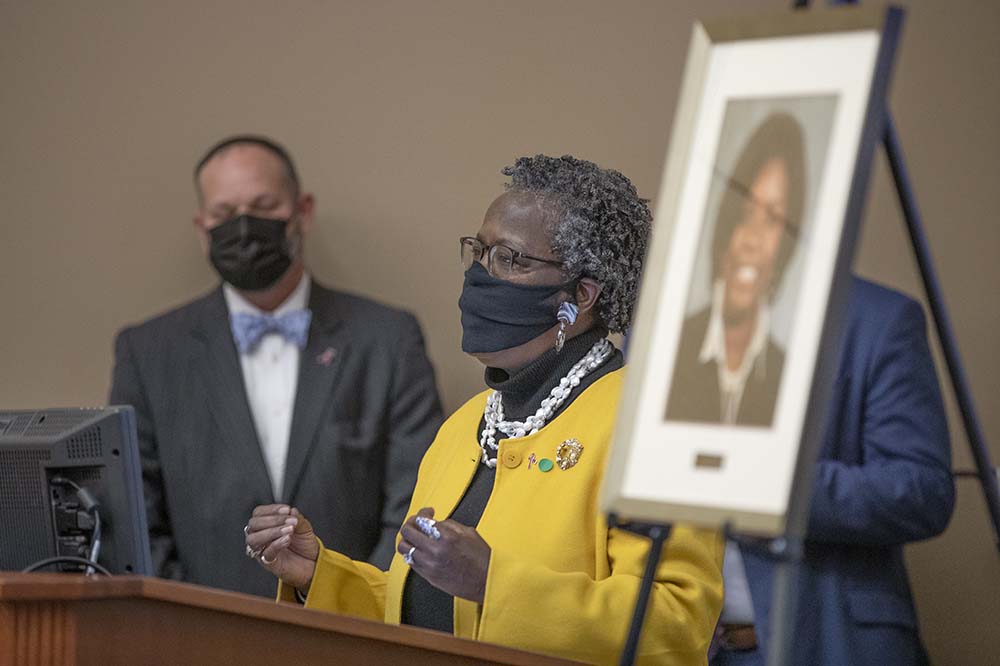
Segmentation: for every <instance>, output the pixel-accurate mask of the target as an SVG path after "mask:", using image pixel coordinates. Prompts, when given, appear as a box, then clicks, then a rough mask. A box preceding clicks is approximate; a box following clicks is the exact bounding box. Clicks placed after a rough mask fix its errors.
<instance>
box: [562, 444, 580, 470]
mask: <svg viewBox="0 0 1000 666" xmlns="http://www.w3.org/2000/svg"><path fill="white" fill-rule="evenodd" d="M582 454H583V444H581V443H580V442H579V441H578V440H575V439H567V440H566V441H565V442H563V443H562V444H560V445H559V446H558V447H556V464H557V465H559V469H561V470H567V469H569V468H570V467H572V466H573V465H575V464H577V463H578V462H580V456H581V455H582Z"/></svg>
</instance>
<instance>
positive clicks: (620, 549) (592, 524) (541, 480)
mask: <svg viewBox="0 0 1000 666" xmlns="http://www.w3.org/2000/svg"><path fill="white" fill-rule="evenodd" d="M621 384H622V371H621V370H618V371H615V372H612V373H609V374H607V375H605V376H604V377H602V378H601V379H599V380H598V381H596V382H594V384H593V385H591V386H590V387H589V388H587V390H586V391H584V392H583V393H582V394H581V395H579V396H578V397H577V398H576V399H575V400H574V401H573V402H572V403H571V404H570V405H569V406H568V407H567V408H566V409H565V410H564V411H563V413H562V414H560V415H559V416H558V417H557V418H556V419H554V420H553V421H551V422H550V423H548V424H547V425H546V426H545V427H544V428H542V429H541V430H540V431H538V432H537V433H535V434H533V435H529V436H527V437H523V438H521V439H515V440H509V439H508V440H501V441H500V443H499V456H498V460H499V463H498V465H497V471H496V480H495V482H494V487H493V493H492V495H491V496H490V499H489V502H488V503H487V505H486V509H485V510H484V511H483V515H482V518H481V519H480V521H479V525H478V526H477V528H476V529H477V530H478V532H479V534H480V535H481V536H482V537H483V539H485V540H486V542H487V543H488V544H489V545H490V547H491V549H492V555H491V557H490V565H489V572H488V574H487V580H486V593H485V598H484V601H483V604H482V606H480V605H479V604H476V603H474V602H472V601H467V600H465V599H459V598H456V599H455V618H454V619H455V623H454V626H455V635H456V636H460V637H463V638H471V639H475V640H480V641H486V642H489V643H498V644H501V645H507V646H511V647H515V648H520V649H523V650H530V651H532V652H540V653H545V654H550V655H554V656H559V657H563V658H567V659H575V660H578V661H582V662H590V663H596V664H613V663H617V660H618V657H619V655H620V653H621V649H622V646H623V643H624V640H625V635H626V633H627V629H628V625H629V621H630V619H631V614H632V609H633V604H634V603H635V598H636V594H637V592H638V587H639V579H640V578H641V576H642V571H643V567H644V564H645V559H646V555H647V552H648V550H649V541H648V540H646V539H643V538H640V537H637V536H635V535H632V534H630V533H628V532H623V531H619V530H617V529H612V530H608V528H607V524H606V522H605V519H604V517H603V516H602V514H601V512H600V510H599V505H598V497H599V490H600V484H601V480H602V477H603V475H604V468H605V462H606V458H607V452H608V448H609V443H610V440H611V433H612V428H613V425H614V413H615V406H616V405H617V403H618V396H619V392H620V390H621ZM487 394H488V392H484V393H481V394H479V395H477V396H476V397H474V398H472V399H471V400H469V401H468V402H467V403H466V404H465V405H464V406H462V407H461V408H460V409H459V410H458V411H457V412H455V413H454V414H453V415H452V416H451V417H450V418H449V419H448V420H447V421H446V422H445V423H444V425H442V426H441V430H440V431H439V432H438V435H437V437H436V438H435V440H434V443H433V444H432V445H431V447H430V449H429V450H428V451H427V454H426V455H425V456H424V459H423V462H422V463H421V465H420V472H419V475H418V476H417V484H416V488H415V489H414V492H413V500H412V502H411V503H410V513H411V514H413V513H415V512H416V511H417V510H418V509H420V508H421V507H425V506H428V507H433V508H434V510H435V517H436V518H437V519H439V520H443V519H444V518H446V517H447V516H449V515H450V514H451V512H452V511H453V510H454V509H455V506H456V505H457V503H458V502H459V500H460V499H461V498H462V496H463V495H464V493H465V490H466V488H467V487H468V485H469V482H470V481H471V480H472V476H473V473H474V472H475V471H476V466H477V465H479V464H480V463H479V458H480V449H479V444H478V442H477V440H476V436H475V434H476V429H477V426H478V424H479V420H480V418H481V416H482V414H483V409H484V407H485V405H486V396H487ZM571 438H573V439H576V440H578V441H579V442H580V444H582V445H583V452H582V455H581V456H580V459H579V462H578V463H577V464H576V465H575V466H573V467H570V468H569V469H566V470H562V469H560V468H559V467H558V466H553V468H552V470H551V471H549V472H542V471H541V470H540V469H539V466H538V465H537V463H536V464H534V465H531V468H530V469H529V457H530V456H531V455H532V454H534V456H535V458H536V459H537V460H539V461H540V460H542V459H543V458H548V459H550V460H551V461H553V462H554V461H555V459H556V449H557V447H558V446H559V445H560V444H561V443H562V442H564V441H566V440H568V439H571ZM722 554H723V542H722V539H721V538H720V537H719V535H718V534H717V533H715V532H713V531H708V530H697V529H692V528H690V527H686V526H675V527H674V530H673V533H672V536H671V538H670V540H669V542H668V544H667V546H666V547H665V549H664V557H663V559H662V560H661V562H660V565H659V568H658V570H657V576H656V584H655V587H654V590H653V594H652V597H651V599H650V605H649V611H648V614H647V616H646V624H645V629H644V631H643V639H642V642H641V644H640V650H639V651H640V659H639V663H641V664H675V665H678V666H688V665H692V666H693V665H695V664H705V663H706V653H707V650H708V643H709V640H710V638H711V636H712V631H713V629H714V627H715V623H716V620H717V619H718V615H719V611H720V609H721V605H722V573H721V566H722ZM409 573H410V567H409V566H408V565H407V564H406V563H405V562H403V558H402V556H400V555H399V554H398V553H397V554H396V556H395V557H394V558H393V560H392V563H391V565H390V567H389V571H388V572H384V571H380V570H379V569H377V568H376V567H373V566H371V565H370V564H367V563H365V562H357V561H354V560H351V559H349V558H347V557H345V556H343V555H341V554H340V553H336V552H333V551H331V550H327V549H325V548H324V549H322V550H321V551H320V556H319V560H318V562H317V564H316V571H315V574H314V576H313V581H312V586H311V588H310V591H309V595H308V597H307V598H306V606H307V607H310V608H318V609H322V610H328V611H332V612H336V613H343V614H347V615H354V616H358V617H363V618H368V619H378V620H383V621H385V622H387V623H391V624H399V621H400V608H401V603H402V594H403V585H404V583H405V582H406V576H407V575H408V574H409ZM291 592H292V591H291V590H290V589H288V587H287V586H281V587H280V588H279V593H278V594H279V598H280V599H286V600H291Z"/></svg>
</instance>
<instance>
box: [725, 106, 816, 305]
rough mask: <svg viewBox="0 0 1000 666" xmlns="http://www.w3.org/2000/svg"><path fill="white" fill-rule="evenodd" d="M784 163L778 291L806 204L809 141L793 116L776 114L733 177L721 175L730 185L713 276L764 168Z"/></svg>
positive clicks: (742, 157)
mask: <svg viewBox="0 0 1000 666" xmlns="http://www.w3.org/2000/svg"><path fill="white" fill-rule="evenodd" d="M774 158H777V159H780V160H781V161H782V162H784V165H785V173H786V176H787V178H788V202H787V210H786V212H785V222H786V224H785V233H783V234H782V236H781V244H780V246H779V248H778V255H777V257H776V258H775V262H774V281H773V282H772V285H771V286H772V289H773V290H777V288H778V286H779V285H780V284H781V280H782V278H783V277H784V274H785V268H787V267H788V262H789V261H790V260H791V258H792V253H793V252H794V251H795V246H796V245H797V244H798V242H799V235H800V233H801V231H802V222H803V221H802V212H803V206H804V203H805V201H804V200H805V180H806V171H805V161H806V158H805V140H804V138H803V133H802V126H801V125H800V124H799V121H797V120H796V119H795V118H793V117H792V116H791V115H789V114H787V113H783V112H779V113H773V114H771V115H770V116H768V117H767V118H766V119H765V120H764V122H763V123H761V124H760V126H759V127H757V129H756V130H754V133H753V134H752V135H750V138H749V139H748V140H747V142H746V145H744V146H743V150H742V151H741V152H740V156H739V159H738V160H737V161H736V166H735V167H733V171H732V174H723V173H720V174H718V175H719V176H720V177H721V178H723V180H724V181H725V183H726V188H725V190H724V191H723V194H722V201H721V202H720V203H719V215H718V217H717V218H716V220H717V221H716V225H715V232H714V237H713V239H712V276H713V278H715V277H718V275H719V274H720V272H721V270H722V261H723V257H725V255H726V250H727V249H728V247H729V239H730V237H731V236H732V235H733V231H735V230H736V227H737V226H739V224H740V223H741V222H742V221H743V205H744V203H745V202H746V200H747V198H748V197H749V196H750V188H751V187H752V186H753V181H754V179H755V178H756V177H757V174H758V172H759V171H760V169H761V167H763V166H764V164H766V163H767V162H768V161H769V160H771V159H774Z"/></svg>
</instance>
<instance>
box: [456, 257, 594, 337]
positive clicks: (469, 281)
mask: <svg viewBox="0 0 1000 666" xmlns="http://www.w3.org/2000/svg"><path fill="white" fill-rule="evenodd" d="M574 285H575V283H574V282H568V283H563V284H546V285H532V284H516V283H514V282H508V281H506V280H500V279H498V278H495V277H493V276H492V275H490V274H489V273H488V272H487V270H486V269H485V268H483V265H482V264H480V263H479V262H478V261H477V262H475V263H474V264H472V266H470V267H469V269H468V270H467V271H465V284H464V285H463V286H462V295H461V297H459V299H458V307H459V309H460V310H461V311H462V351H464V352H465V353H467V354H486V353H490V352H496V351H501V350H503V349H511V348H512V347H517V346H519V345H523V344H524V343H525V342H528V341H530V340H534V339H535V338H537V337H538V336H539V335H541V334H542V333H544V332H545V331H547V330H549V329H550V328H552V327H553V326H555V325H556V324H558V323H559V320H558V319H556V312H557V311H558V309H559V303H558V302H556V301H555V299H554V297H555V296H556V295H557V294H558V293H560V292H562V291H569V292H570V293H573V289H574Z"/></svg>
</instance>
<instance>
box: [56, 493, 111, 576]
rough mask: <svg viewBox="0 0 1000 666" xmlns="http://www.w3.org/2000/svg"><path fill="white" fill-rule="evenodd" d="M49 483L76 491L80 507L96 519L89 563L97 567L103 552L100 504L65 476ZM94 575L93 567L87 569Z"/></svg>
mask: <svg viewBox="0 0 1000 666" xmlns="http://www.w3.org/2000/svg"><path fill="white" fill-rule="evenodd" d="M49 483H51V484H53V485H57V486H68V487H70V488H72V489H73V490H74V491H76V497H77V499H78V500H80V506H81V507H83V510H84V511H86V512H87V513H88V514H90V516H91V517H92V518H93V519H94V529H93V530H91V536H90V548H89V549H88V552H87V561H89V562H90V563H91V564H93V565H95V566H96V565H97V556H98V555H99V554H100V552H101V513H100V511H99V510H98V509H99V507H100V503H99V502H98V501H97V499H96V498H95V497H94V496H93V495H91V494H90V491H89V490H87V489H86V488H82V487H80V486H79V485H78V484H77V483H76V482H75V481H73V480H72V479H69V478H66V477H65V476H61V475H57V476H54V477H52V479H51V481H49ZM92 573H94V569H93V568H92V567H87V570H86V574H87V575H88V576H89V575H90V574H92Z"/></svg>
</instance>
